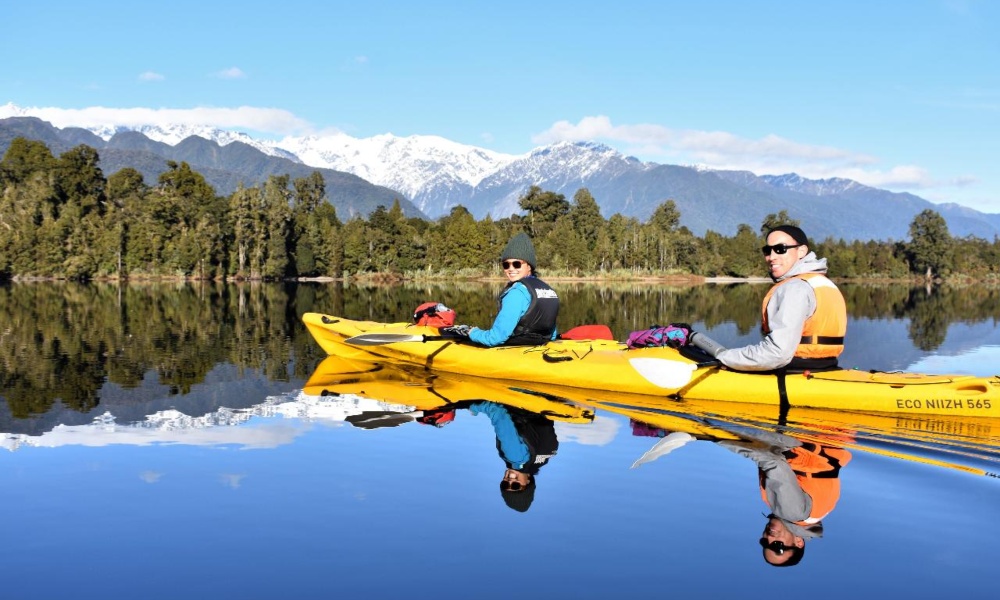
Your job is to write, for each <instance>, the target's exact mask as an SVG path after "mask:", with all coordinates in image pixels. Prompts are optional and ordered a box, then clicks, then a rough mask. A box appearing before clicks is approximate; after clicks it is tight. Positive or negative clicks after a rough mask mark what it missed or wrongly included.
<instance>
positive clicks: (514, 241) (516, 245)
mask: <svg viewBox="0 0 1000 600" xmlns="http://www.w3.org/2000/svg"><path fill="white" fill-rule="evenodd" d="M512 258H513V259H521V260H523V261H527V262H528V264H529V265H531V270H532V271H534V270H535V266H536V265H537V264H538V263H537V262H536V259H535V246H534V245H533V244H532V243H531V238H529V237H528V234H526V233H524V232H523V231H522V232H521V233H519V234H517V235H515V236H514V237H512V238H510V241H509V242H507V246H506V247H505V248H504V249H503V254H501V255H500V260H502V261H503V260H510V259H512Z"/></svg>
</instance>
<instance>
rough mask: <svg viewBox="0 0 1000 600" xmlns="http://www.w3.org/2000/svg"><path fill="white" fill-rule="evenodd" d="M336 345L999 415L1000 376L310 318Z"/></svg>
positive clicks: (651, 388) (583, 376) (367, 353)
mask: <svg viewBox="0 0 1000 600" xmlns="http://www.w3.org/2000/svg"><path fill="white" fill-rule="evenodd" d="M302 319H303V322H304V323H305V325H306V328H307V329H308V330H309V332H310V334H312V336H313V338H314V339H315V340H316V342H317V343H318V344H319V345H320V347H322V348H323V350H324V351H326V353H327V354H330V355H337V356H341V357H344V358H348V359H357V360H365V361H379V360H383V361H385V360H388V361H394V362H400V363H408V364H411V365H416V366H420V367H423V368H426V369H434V370H436V371H444V372H450V373H464V374H469V375H475V376H477V377H482V378H488V379H506V380H513V381H525V382H537V383H541V384H552V385H558V386H568V387H573V388H582V389H585V390H590V391H598V390H609V391H614V392H624V393H628V394H641V395H650V396H658V397H672V398H684V399H705V400H720V401H728V402H749V403H757V404H771V405H778V406H785V407H788V406H801V407H812V408H829V409H837V410H850V411H858V412H865V413H868V412H875V413H896V414H902V415H910V416H914V417H919V416H921V415H950V416H955V417H1000V377H997V376H992V377H975V376H971V375H931V374H922V373H907V372H895V373H886V372H877V371H861V370H848V369H842V370H835V371H823V372H815V373H804V374H788V375H784V376H782V377H779V376H778V375H775V374H773V373H767V374H757V373H744V372H737V371H731V370H729V369H726V368H725V367H722V366H720V365H719V364H718V363H717V362H716V361H711V360H698V359H695V358H691V357H690V355H686V354H684V353H682V352H681V351H679V350H676V349H674V348H669V347H660V348H634V349H629V348H628V347H627V346H626V345H625V344H624V343H622V342H618V341H614V340H556V341H553V342H549V343H548V344H545V345H542V346H502V347H496V348H485V347H482V346H479V345H477V344H474V343H471V342H469V341H468V340H465V339H454V338H450V337H447V336H442V335H441V333H440V332H439V331H438V330H437V329H435V328H433V327H424V326H418V325H413V324H410V323H405V322H404V323H379V322H374V321H354V320H350V319H345V318H342V317H336V316H331V315H324V314H319V313H306V314H305V315H303V317H302Z"/></svg>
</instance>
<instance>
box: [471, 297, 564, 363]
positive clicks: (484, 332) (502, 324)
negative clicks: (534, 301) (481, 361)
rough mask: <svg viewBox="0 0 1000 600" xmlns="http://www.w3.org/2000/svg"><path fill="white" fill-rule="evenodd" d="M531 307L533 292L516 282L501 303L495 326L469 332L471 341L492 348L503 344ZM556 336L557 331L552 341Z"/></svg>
mask: <svg viewBox="0 0 1000 600" xmlns="http://www.w3.org/2000/svg"><path fill="white" fill-rule="evenodd" d="M529 306H531V292H530V291H528V288H527V287H526V286H525V285H524V284H522V283H520V282H514V285H512V286H510V289H509V290H507V293H506V294H504V296H503V300H501V301H500V312H498V313H497V316H496V319H494V320H493V326H492V327H490V328H489V329H480V328H478V327H473V328H472V330H471V331H469V339H470V340H472V341H473V342H476V343H477V344H482V345H483V346H491V347H492V346H499V345H501V344H503V343H504V342H506V341H507V340H508V339H510V336H511V335H512V334H513V333H514V328H515V327H517V324H518V322H519V321H520V320H521V317H523V316H524V313H526V312H528V307H529ZM556 336H557V331H553V332H552V339H556Z"/></svg>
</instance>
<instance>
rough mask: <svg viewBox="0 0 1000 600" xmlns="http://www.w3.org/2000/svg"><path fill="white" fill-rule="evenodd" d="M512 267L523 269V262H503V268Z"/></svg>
mask: <svg viewBox="0 0 1000 600" xmlns="http://www.w3.org/2000/svg"><path fill="white" fill-rule="evenodd" d="M511 267H513V268H515V269H520V268H521V261H519V260H505V261H503V268H505V269H510V268H511Z"/></svg>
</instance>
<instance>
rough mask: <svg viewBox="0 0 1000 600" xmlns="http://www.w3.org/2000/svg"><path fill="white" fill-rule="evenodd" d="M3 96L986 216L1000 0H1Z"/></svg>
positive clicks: (992, 192)
mask: <svg viewBox="0 0 1000 600" xmlns="http://www.w3.org/2000/svg"><path fill="white" fill-rule="evenodd" d="M3 13H4V21H5V24H4V27H3V33H2V34H0V56H3V59H2V67H0V106H2V105H3V104H5V103H13V104H14V105H17V106H19V107H22V108H33V109H38V113H39V116H43V117H45V118H47V119H48V120H50V121H52V122H53V123H54V124H56V125H58V126H65V125H67V124H79V125H86V124H89V123H92V122H98V121H100V122H126V121H143V122H154V123H155V122H158V121H186V122H192V123H200V124H214V125H218V126H220V127H223V128H230V129H239V130H243V131H247V132H248V133H251V134H253V135H255V136H259V137H268V138H274V139H280V138H281V137H284V136H285V135H300V134H304V133H310V132H312V133H317V132H319V133H322V132H328V131H335V130H336V131H342V132H344V133H347V134H349V135H352V136H355V137H369V136H373V135H377V134H382V133H392V134H395V135H399V136H408V135H439V136H442V137H445V138H448V139H451V140H454V141H456V142H460V143H464V144H470V145H475V146H481V147H484V148H488V149H491V150H495V151H498V152H503V153H509V154H523V153H526V152H528V151H530V150H531V149H532V148H533V147H536V146H539V145H542V144H547V143H551V142H555V141H558V140H593V141H600V142H604V143H607V144H608V145H610V146H612V147H614V148H617V149H618V150H620V151H622V152H625V153H627V154H631V155H634V156H637V157H639V158H641V159H644V160H651V161H655V162H660V163H669V164H704V165H707V166H710V167H713V168H739V169H748V170H751V171H754V172H756V173H758V174H766V173H787V172H797V173H799V174H800V175H803V176H806V177H811V178H824V177H833V176H841V177H849V178H851V179H855V180H858V181H861V182H862V183H866V184H868V185H873V186H876V187H882V188H886V189H891V190H895V191H909V192H912V193H915V194H917V195H919V196H922V197H924V198H927V199H928V200H931V201H934V202H946V201H950V202H958V203H960V204H964V205H966V206H970V207H973V208H976V209H979V210H983V211H986V212H998V213H1000V173H998V171H1000V169H998V168H997V158H998V157H1000V34H998V32H1000V3H998V2H992V1H990V0H896V1H894V0H885V1H877V0H868V1H854V0H842V1H839V2H803V1H801V0H799V1H792V0H789V1H784V0H781V1H777V0H776V1H767V0H763V1H759V2H748V1H737V0H732V1H711V0H706V1H703V2H693V1H691V0H685V1H674V0H659V1H651V2H630V1H627V0H623V1H619V2H606V3H596V2H587V1H586V0H578V1H576V2H561V1H559V2H556V1H553V2H540V1H537V0H536V1H535V2H521V1H518V0H514V1H508V2H503V3H489V4H486V5H484V6H481V7H480V6H477V5H476V3H474V2H468V0H466V1H465V2H444V1H431V0H425V1H422V2H396V1H387V2H379V1H377V0H372V1H370V2H357V1H354V2H338V1H331V2H328V3H321V2H315V1H314V2H303V1H301V0H285V1H283V2H268V3H265V2H258V1H255V0H247V1H244V2H241V3H232V2H216V1H212V0H202V1H198V2H192V1H189V0H176V1H173V2H168V3H146V2H135V0H130V1H127V2H125V1H121V2H119V1H108V0H94V1H93V2H89V3H84V2H68V1H58V2H55V1H48V0H35V1H34V2H14V1H11V2H8V3H7V5H6V6H5V7H4V10H3Z"/></svg>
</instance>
